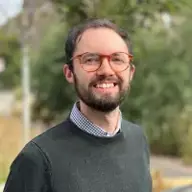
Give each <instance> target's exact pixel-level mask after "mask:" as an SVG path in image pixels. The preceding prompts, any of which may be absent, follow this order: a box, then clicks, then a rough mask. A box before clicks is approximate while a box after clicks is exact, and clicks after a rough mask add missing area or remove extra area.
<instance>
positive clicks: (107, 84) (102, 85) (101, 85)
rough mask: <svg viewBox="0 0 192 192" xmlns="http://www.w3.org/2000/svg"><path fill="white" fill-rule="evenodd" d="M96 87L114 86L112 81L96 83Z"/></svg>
mask: <svg viewBox="0 0 192 192" xmlns="http://www.w3.org/2000/svg"><path fill="white" fill-rule="evenodd" d="M96 87H100V88H110V87H114V84H113V83H103V84H97V85H96Z"/></svg>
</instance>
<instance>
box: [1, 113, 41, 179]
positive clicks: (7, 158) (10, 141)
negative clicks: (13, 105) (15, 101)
mask: <svg viewBox="0 0 192 192" xmlns="http://www.w3.org/2000/svg"><path fill="white" fill-rule="evenodd" d="M38 133H39V131H37V130H33V132H32V134H31V137H33V136H35V135H36V134H38ZM22 135H23V134H22V122H21V118H19V117H1V116H0V183H1V182H4V181H5V180H6V178H7V175H8V173H9V167H10V164H11V163H12V161H13V160H14V158H15V157H16V155H17V154H18V153H19V151H20V150H21V149H22V147H23V144H22Z"/></svg>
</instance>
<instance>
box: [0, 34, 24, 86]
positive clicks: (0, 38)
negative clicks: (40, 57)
mask: <svg viewBox="0 0 192 192" xmlns="http://www.w3.org/2000/svg"><path fill="white" fill-rule="evenodd" d="M0 56H1V57H3V58H4V59H5V63H6V70H5V71H4V72H3V73H1V74H0V88H4V89H10V88H13V87H15V86H17V85H18V84H19V83H20V82H19V81H20V56H21V54H20V45H19V41H18V40H17V39H16V37H14V36H7V35H6V34H4V33H1V32H0Z"/></svg>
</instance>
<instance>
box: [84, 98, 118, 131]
mask: <svg viewBox="0 0 192 192" xmlns="http://www.w3.org/2000/svg"><path fill="white" fill-rule="evenodd" d="M80 110H81V113H83V115H85V117H87V119H89V121H91V122H92V123H93V124H95V125H97V126H99V127H101V128H102V129H103V130H105V131H106V132H108V133H114V132H115V131H116V129H117V125H118V121H119V115H120V113H119V107H117V108H116V109H115V110H113V111H111V112H109V113H105V112H100V111H97V110H94V109H92V108H90V107H89V106H87V105H86V104H85V103H83V102H82V101H80Z"/></svg>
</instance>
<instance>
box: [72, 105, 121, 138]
mask: <svg viewBox="0 0 192 192" xmlns="http://www.w3.org/2000/svg"><path fill="white" fill-rule="evenodd" d="M70 119H71V121H72V122H73V123H74V124H75V125H77V127H79V128H80V129H81V130H83V131H86V132H87V133H89V134H92V135H94V136H97V137H113V136H114V135H115V134H116V133H117V132H118V131H119V130H120V128H121V120H122V116H121V112H120V120H119V122H118V127H117V131H116V132H115V133H114V134H110V133H107V132H106V131H105V130H103V129H102V128H101V127H99V126H97V125H94V124H93V123H92V122H91V121H89V120H88V119H87V118H86V117H85V116H84V115H83V114H82V113H81V112H80V110H79V109H78V107H77V103H75V104H74V106H73V108H72V111H71V114H70Z"/></svg>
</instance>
